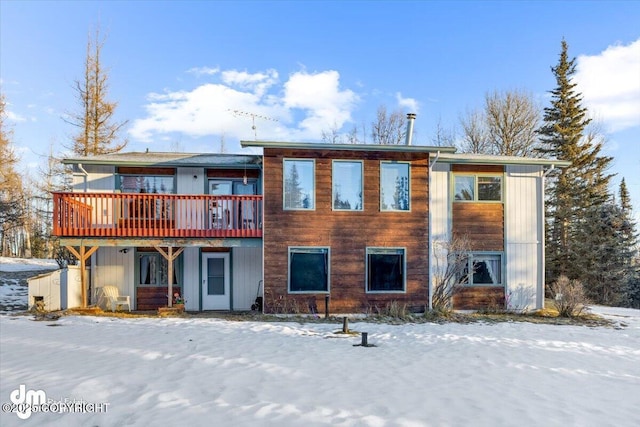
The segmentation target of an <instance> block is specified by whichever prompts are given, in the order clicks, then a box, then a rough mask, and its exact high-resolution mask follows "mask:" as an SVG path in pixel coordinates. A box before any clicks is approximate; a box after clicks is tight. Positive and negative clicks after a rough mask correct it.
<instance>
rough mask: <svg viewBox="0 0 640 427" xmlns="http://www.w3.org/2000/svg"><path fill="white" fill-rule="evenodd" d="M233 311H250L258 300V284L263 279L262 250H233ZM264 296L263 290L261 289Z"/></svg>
mask: <svg viewBox="0 0 640 427" xmlns="http://www.w3.org/2000/svg"><path fill="white" fill-rule="evenodd" d="M231 257H232V258H231V265H232V267H233V272H232V277H231V284H232V286H233V291H232V295H233V301H232V308H233V310H250V309H251V304H253V303H254V302H255V300H256V296H257V294H258V284H259V282H260V280H261V279H262V248H233V250H232V253H231ZM260 295H262V289H260Z"/></svg>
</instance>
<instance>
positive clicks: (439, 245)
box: [431, 237, 472, 313]
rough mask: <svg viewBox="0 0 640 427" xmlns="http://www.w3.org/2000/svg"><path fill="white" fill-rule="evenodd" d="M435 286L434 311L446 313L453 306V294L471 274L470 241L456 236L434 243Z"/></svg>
mask: <svg viewBox="0 0 640 427" xmlns="http://www.w3.org/2000/svg"><path fill="white" fill-rule="evenodd" d="M433 252H434V253H433V255H434V256H433V260H434V265H433V288H432V292H433V294H432V296H431V304H432V308H433V310H434V311H437V312H441V313H446V312H448V311H450V310H451V309H452V307H453V296H454V295H455V293H456V291H457V290H458V288H459V287H460V286H461V285H460V284H461V283H464V282H466V279H468V276H469V274H471V273H472V272H469V271H467V262H468V258H469V241H468V240H467V238H466V237H454V238H453V239H451V240H449V241H444V242H443V241H440V242H434V244H433Z"/></svg>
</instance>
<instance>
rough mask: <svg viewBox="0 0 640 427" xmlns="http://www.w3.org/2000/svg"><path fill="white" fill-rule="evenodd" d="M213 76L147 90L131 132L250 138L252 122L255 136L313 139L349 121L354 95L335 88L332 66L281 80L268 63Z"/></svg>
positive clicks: (155, 136) (139, 136)
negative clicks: (183, 86) (188, 86)
mask: <svg viewBox="0 0 640 427" xmlns="http://www.w3.org/2000/svg"><path fill="white" fill-rule="evenodd" d="M217 76H218V78H219V80H220V81H219V82H217V83H206V84H203V85H200V86H198V87H196V88H194V89H192V90H182V91H165V92H164V93H151V94H149V95H148V97H147V99H148V104H147V105H146V106H145V109H146V112H147V114H146V117H145V118H142V119H138V120H135V121H134V122H133V123H132V126H131V129H130V131H129V132H130V135H131V136H132V138H134V139H136V140H139V141H142V142H152V141H154V140H155V141H160V140H161V139H162V138H163V137H166V136H167V134H171V133H181V134H184V135H187V136H191V137H194V138H198V137H204V136H219V135H223V134H224V135H225V137H227V138H237V139H253V138H254V136H256V135H255V133H254V130H253V129H252V125H253V124H254V123H255V125H256V127H257V132H256V133H257V137H258V138H259V139H260V138H262V139H280V140H292V139H302V140H305V139H306V140H317V139H319V138H320V136H321V133H322V131H323V130H325V129H328V128H329V127H331V126H334V125H337V126H338V127H341V126H342V125H343V124H344V123H346V122H347V121H350V120H351V112H352V111H353V109H354V108H355V106H356V103H357V101H358V96H357V95H356V94H355V93H354V92H352V91H350V90H341V89H340V85H339V80H340V75H339V73H338V72H337V71H324V72H319V73H307V72H305V71H301V72H296V73H293V74H292V75H290V76H289V78H288V80H287V81H286V82H284V84H279V81H278V73H277V71H276V70H272V69H270V70H267V71H264V72H258V73H253V74H252V73H248V72H246V71H237V70H226V71H220V72H219V73H217ZM293 117H296V119H299V120H295V121H294V120H293V119H292V118H293Z"/></svg>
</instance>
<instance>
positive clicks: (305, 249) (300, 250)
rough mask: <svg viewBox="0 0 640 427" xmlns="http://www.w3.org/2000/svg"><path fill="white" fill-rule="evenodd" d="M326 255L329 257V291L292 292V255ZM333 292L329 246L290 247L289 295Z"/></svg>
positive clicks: (288, 264)
mask: <svg viewBox="0 0 640 427" xmlns="http://www.w3.org/2000/svg"><path fill="white" fill-rule="evenodd" d="M296 252H297V253H324V254H326V257H327V290H326V291H324V290H312V291H292V290H291V254H292V253H296ZM330 292H331V248H330V247H329V246H289V247H288V248H287V293H289V294H329V293H330Z"/></svg>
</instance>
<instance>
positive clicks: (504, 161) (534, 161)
mask: <svg viewBox="0 0 640 427" xmlns="http://www.w3.org/2000/svg"><path fill="white" fill-rule="evenodd" d="M434 156H435V154H434ZM438 163H450V164H469V165H533V166H536V165H537V166H543V167H551V166H553V167H556V168H566V167H569V166H571V162H568V161H565V160H555V159H541V158H534V157H515V156H490V155H481V154H464V153H460V154H450V153H442V154H440V156H439V158H438Z"/></svg>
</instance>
